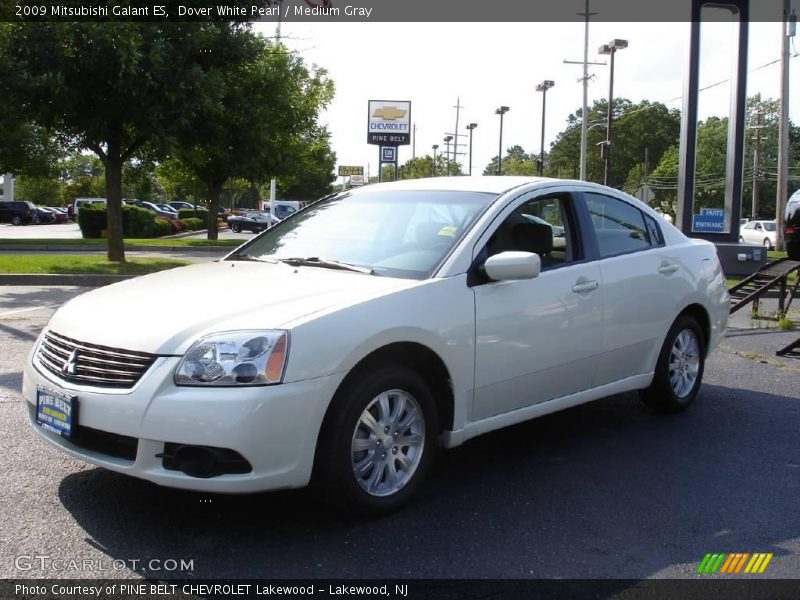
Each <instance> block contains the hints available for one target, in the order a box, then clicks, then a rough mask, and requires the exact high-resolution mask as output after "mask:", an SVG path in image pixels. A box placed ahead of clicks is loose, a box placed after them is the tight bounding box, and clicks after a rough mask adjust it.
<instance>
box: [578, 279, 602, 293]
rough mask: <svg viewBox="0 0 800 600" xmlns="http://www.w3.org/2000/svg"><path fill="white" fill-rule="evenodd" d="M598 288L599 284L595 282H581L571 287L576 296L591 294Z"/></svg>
mask: <svg viewBox="0 0 800 600" xmlns="http://www.w3.org/2000/svg"><path fill="white" fill-rule="evenodd" d="M599 287H600V284H599V283H598V282H597V281H581V282H580V283H576V284H575V285H573V286H572V291H573V292H575V293H576V294H585V293H587V292H593V291H594V290H596V289H597V288H599Z"/></svg>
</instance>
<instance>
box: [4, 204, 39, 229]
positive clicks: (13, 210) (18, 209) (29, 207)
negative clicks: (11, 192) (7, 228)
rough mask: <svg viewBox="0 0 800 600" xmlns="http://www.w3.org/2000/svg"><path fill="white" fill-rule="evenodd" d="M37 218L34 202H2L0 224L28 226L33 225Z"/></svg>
mask: <svg viewBox="0 0 800 600" xmlns="http://www.w3.org/2000/svg"><path fill="white" fill-rule="evenodd" d="M35 216H36V207H35V206H34V205H33V202H26V201H24V200H18V201H17V200H15V201H14V202H0V223H11V224H12V225H27V224H28V223H32V222H33V219H34V217H35Z"/></svg>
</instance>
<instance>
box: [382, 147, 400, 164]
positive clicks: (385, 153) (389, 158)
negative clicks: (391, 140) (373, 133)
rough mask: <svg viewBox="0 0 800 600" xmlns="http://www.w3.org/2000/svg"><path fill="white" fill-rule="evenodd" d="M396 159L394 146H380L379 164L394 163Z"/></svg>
mask: <svg viewBox="0 0 800 600" xmlns="http://www.w3.org/2000/svg"><path fill="white" fill-rule="evenodd" d="M396 158H397V148H395V147H394V146H381V162H390V163H393V162H395V160H396Z"/></svg>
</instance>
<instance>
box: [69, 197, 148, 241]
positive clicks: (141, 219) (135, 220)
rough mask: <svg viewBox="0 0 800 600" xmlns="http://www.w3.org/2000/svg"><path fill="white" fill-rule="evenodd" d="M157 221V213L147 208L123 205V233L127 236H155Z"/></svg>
mask: <svg viewBox="0 0 800 600" xmlns="http://www.w3.org/2000/svg"><path fill="white" fill-rule="evenodd" d="M81 210H83V209H81ZM155 223H156V215H155V213H154V212H152V211H149V210H147V209H146V208H139V207H138V206H130V205H126V206H123V207H122V233H123V235H124V236H125V237H132V238H149V237H153V235H154V232H155V226H156V225H155Z"/></svg>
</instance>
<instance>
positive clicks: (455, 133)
mask: <svg viewBox="0 0 800 600" xmlns="http://www.w3.org/2000/svg"><path fill="white" fill-rule="evenodd" d="M453 108H455V109H456V128H455V129H454V130H453V162H455V160H456V150H457V149H458V117H459V115H460V113H461V109H462V108H464V107H463V106H461V97H460V96H456V105H455V106H454V107H453ZM447 174H448V175H449V174H450V172H449V171H448V173H447Z"/></svg>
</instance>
